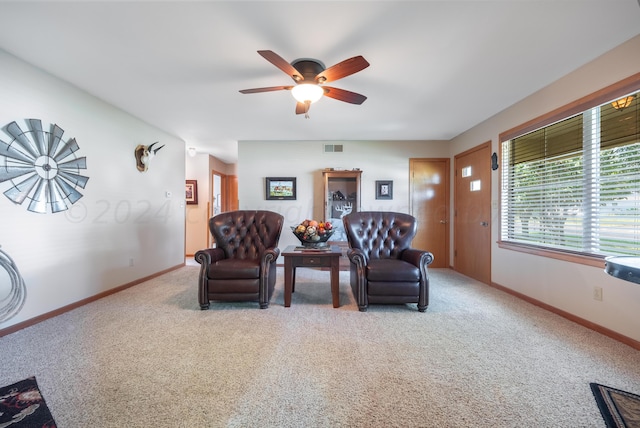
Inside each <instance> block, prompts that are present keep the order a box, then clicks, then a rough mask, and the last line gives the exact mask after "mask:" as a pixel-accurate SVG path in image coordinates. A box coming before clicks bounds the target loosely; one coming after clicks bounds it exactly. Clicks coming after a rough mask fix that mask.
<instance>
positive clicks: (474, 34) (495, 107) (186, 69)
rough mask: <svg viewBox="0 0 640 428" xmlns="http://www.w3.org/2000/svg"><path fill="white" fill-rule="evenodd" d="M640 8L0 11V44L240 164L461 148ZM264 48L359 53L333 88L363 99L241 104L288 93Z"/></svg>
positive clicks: (357, 4)
mask: <svg viewBox="0 0 640 428" xmlns="http://www.w3.org/2000/svg"><path fill="white" fill-rule="evenodd" d="M638 1H640V0H501V1H488V0H468V1H462V0H449V1H430V0H423V1H390V2H387V1H350V2H346V1H338V2H329V1H315V2H312V1H298V2H295V1H285V2H274V1H257V2H248V1H194V2H186V1H161V2H151V1H112V2H97V1H75V2H61V1H4V0H0V17H1V21H0V48H2V49H4V50H6V51H7V52H9V53H11V54H13V55H15V56H17V57H19V58H22V59H24V60H25V61H27V62H29V63H31V64H33V65H35V66H37V67H39V68H41V69H43V70H46V71H48V72H50V73H51V74H53V75H55V76H57V77H60V78H61V79H63V80H66V81H68V82H71V83H72V84H74V85H75V86H78V87H80V88H82V89H84V90H86V91H87V92H89V93H91V94H93V95H95V96H97V97H99V98H102V99H104V100H106V101H107V102H109V103H111V104H113V105H115V106H117V107H119V108H121V109H123V110H125V111H127V112H129V113H131V114H132V115H134V116H137V117H139V118H141V119H143V120H145V121H146V122H148V123H151V124H153V125H155V126H157V127H158V128H161V129H163V130H165V131H167V132H169V133H171V134H173V135H176V136H178V137H180V138H182V139H184V140H185V141H186V145H187V147H195V148H196V149H197V150H198V151H199V152H206V153H211V154H213V155H214V156H216V157H218V158H220V159H222V160H223V161H225V162H230V163H232V162H235V161H236V160H237V142H238V141H241V140H294V141H298V140H433V139H435V140H441V139H444V140H448V139H451V138H453V137H455V136H456V135H458V134H460V133H461V132H464V131H465V130H467V129H469V128H471V127H473V126H474V125H476V124H478V123H480V122H482V121H483V120H485V119H487V118H489V117H491V116H493V115H494V114H496V113H498V112H499V111H501V110H503V109H505V108H506V107H508V106H510V105H512V104H514V103H515V102H517V101H519V100H521V99H522V98H524V97H526V96H527V95H529V94H531V93H533V92H535V91H537V90H539V89H541V88H542V87H544V86H546V85H548V84H549V83H551V82H553V81H555V80H557V79H558V78H560V77H562V76H564V75H565V74H567V73H569V72H571V71H572V70H575V69H576V68H578V67H580V66H581V65H583V64H585V63H587V62H589V61H590V60H592V59H594V58H596V57H597V56H599V55H601V54H602V53H604V52H606V51H608V50H610V49H612V48H613V47H615V46H617V45H619V44H621V43H622V42H624V41H626V40H628V39H630V38H632V37H634V36H636V35H638V34H640V5H639V3H638ZM258 50H272V51H274V52H276V53H277V54H279V55H280V56H282V57H283V58H285V59H286V60H288V61H293V60H294V59H297V58H316V59H319V60H321V61H322V62H324V64H325V65H326V66H327V67H329V66H331V65H334V64H336V63H338V62H340V61H342V60H345V59H347V58H350V57H352V56H356V55H363V56H364V57H365V58H366V59H367V60H368V61H369V63H370V64H371V66H370V67H368V68H366V69H365V70H363V71H361V72H359V73H357V74H354V75H352V76H349V77H346V78H344V79H341V80H338V81H335V82H332V83H331V86H335V87H338V88H342V89H347V90H350V91H353V92H357V93H361V94H363V95H366V96H367V97H368V99H367V100H366V101H365V102H364V104H362V105H360V106H358V105H352V104H348V103H344V102H340V101H336V100H333V99H330V98H323V99H322V100H320V101H319V102H318V103H316V104H314V105H312V107H311V110H310V116H311V117H310V119H305V118H304V116H303V115H296V114H294V109H295V102H294V100H293V98H292V97H291V94H290V93H289V91H279V92H268V93H260V94H250V95H245V94H241V93H239V92H238V91H239V90H240V89H248V88H254V87H264V86H279V85H291V84H292V83H293V81H292V80H291V78H289V77H287V75H285V74H284V73H283V72H282V71H281V70H279V69H278V68H276V67H275V66H273V65H272V64H271V63H269V62H267V61H266V60H265V59H264V58H262V57H261V56H260V55H258V54H257V52H256V51H258ZM639 54H640V53H639ZM569 101H572V100H567V102H569Z"/></svg>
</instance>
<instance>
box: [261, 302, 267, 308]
mask: <svg viewBox="0 0 640 428" xmlns="http://www.w3.org/2000/svg"><path fill="white" fill-rule="evenodd" d="M268 307H269V303H260V309H267V308H268Z"/></svg>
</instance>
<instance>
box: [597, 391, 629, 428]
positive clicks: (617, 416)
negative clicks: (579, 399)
mask: <svg viewBox="0 0 640 428" xmlns="http://www.w3.org/2000/svg"><path fill="white" fill-rule="evenodd" d="M589 385H591V391H592V392H593V396H594V397H595V398H596V402H597V403H598V407H599V408H600V413H602V417H603V418H604V421H605V423H606V424H607V427H609V428H631V427H640V395H636V394H632V393H630V392H626V391H621V390H619V389H615V388H611V387H610V386H605V385H600V384H597V383H590V384H589Z"/></svg>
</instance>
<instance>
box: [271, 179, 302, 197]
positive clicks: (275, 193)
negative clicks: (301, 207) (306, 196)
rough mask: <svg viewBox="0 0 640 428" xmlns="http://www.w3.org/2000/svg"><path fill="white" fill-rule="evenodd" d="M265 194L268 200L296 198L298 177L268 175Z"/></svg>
mask: <svg viewBox="0 0 640 428" xmlns="http://www.w3.org/2000/svg"><path fill="white" fill-rule="evenodd" d="M265 195H266V199H267V200H292V201H295V199H296V177H266V178H265Z"/></svg>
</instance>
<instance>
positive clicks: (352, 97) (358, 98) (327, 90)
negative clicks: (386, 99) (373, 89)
mask: <svg viewBox="0 0 640 428" xmlns="http://www.w3.org/2000/svg"><path fill="white" fill-rule="evenodd" d="M322 89H324V95H325V96H326V97H329V98H333V99H334V100H338V101H344V102H345V103H351V104H362V103H363V102H364V101H365V100H366V99H367V97H365V96H364V95H360V94H357V93H355V92H351V91H347V90H344V89H339V88H332V87H330V86H323V87H322Z"/></svg>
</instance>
